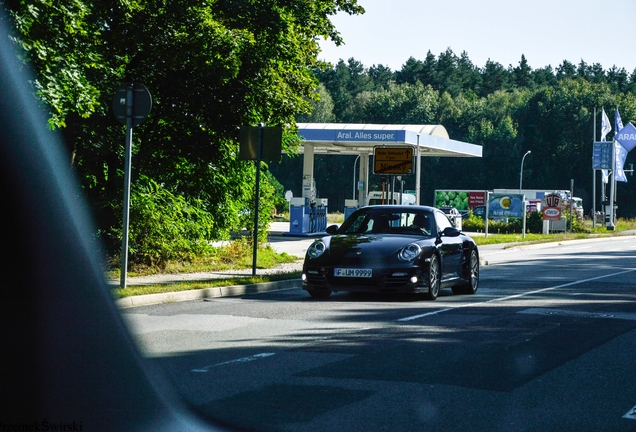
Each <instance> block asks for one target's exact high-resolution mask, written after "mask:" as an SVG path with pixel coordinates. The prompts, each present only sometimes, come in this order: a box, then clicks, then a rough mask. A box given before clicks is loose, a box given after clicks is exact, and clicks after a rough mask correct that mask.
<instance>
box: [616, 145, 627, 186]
mask: <svg viewBox="0 0 636 432" xmlns="http://www.w3.org/2000/svg"><path fill="white" fill-rule="evenodd" d="M614 149H615V150H614V151H615V154H616V160H615V161H614V164H615V166H614V178H615V179H616V181H619V182H627V177H625V171H624V168H623V167H624V166H625V158H627V150H626V149H625V147H623V146H622V145H620V143H619V142H618V141H614Z"/></svg>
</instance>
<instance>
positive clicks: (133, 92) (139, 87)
mask: <svg viewBox="0 0 636 432" xmlns="http://www.w3.org/2000/svg"><path fill="white" fill-rule="evenodd" d="M151 109H152V97H151V96H150V92H149V91H148V89H147V88H146V87H145V86H144V85H143V84H141V83H138V82H128V83H124V84H122V85H121V86H120V87H119V88H118V89H117V91H116V92H115V96H114V97H113V113H114V114H115V117H116V118H117V120H118V121H119V122H120V123H122V124H125V125H126V142H125V162H124V217H123V219H124V220H123V229H122V240H121V271H120V280H119V285H120V287H121V288H126V275H127V273H128V230H129V228H130V221H129V216H130V177H131V174H130V173H131V170H132V168H131V159H132V128H133V127H135V126H137V125H138V124H141V123H142V122H143V121H144V120H145V119H146V117H148V114H150V110H151Z"/></svg>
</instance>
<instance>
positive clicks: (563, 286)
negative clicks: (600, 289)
mask: <svg viewBox="0 0 636 432" xmlns="http://www.w3.org/2000/svg"><path fill="white" fill-rule="evenodd" d="M634 271H636V269H629V270H624V271H620V272H617V273H611V274H608V275H604V276H596V277H593V278H589V279H582V280H578V281H574V282H568V283H565V284H561V285H556V286H553V287H549V288H542V289H538V290H534V291H528V292H525V293H521V294H515V295H510V296H506V297H500V298H496V299H491V300H486V301H483V302H478V303H467V304H463V305H457V306H453V307H448V308H446V309H439V310H436V311H432V312H427V313H423V314H420V315H413V316H410V317H405V318H400V319H399V320H398V321H399V322H405V321H413V320H416V319H419V318H424V317H427V316H431V315H437V314H440V313H444V312H448V311H451V310H455V309H461V308H465V307H471V306H479V305H481V304H487V303H496V302H501V301H506V300H512V299H516V298H521V297H526V296H529V295H532V294H538V293H542V292H546V291H554V290H556V289H559V288H565V287H569V286H572V285H578V284H582V283H585V282H591V281H595V280H599V279H605V278H609V277H613V276H619V275H622V274H625V273H631V272H634Z"/></svg>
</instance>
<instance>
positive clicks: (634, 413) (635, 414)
mask: <svg viewBox="0 0 636 432" xmlns="http://www.w3.org/2000/svg"><path fill="white" fill-rule="evenodd" d="M623 418H626V419H630V420H636V406H635V407H634V408H632V409H630V410H629V411H627V413H626V414H625V415H624V416H623Z"/></svg>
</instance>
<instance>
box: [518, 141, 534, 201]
mask: <svg viewBox="0 0 636 432" xmlns="http://www.w3.org/2000/svg"><path fill="white" fill-rule="evenodd" d="M530 153H532V152H531V151H530V150H528V151H527V152H526V154H524V155H523V157H522V158H521V171H520V172H519V193H521V189H523V188H522V186H523V161H524V160H526V156H528V155H529V154H530Z"/></svg>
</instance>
